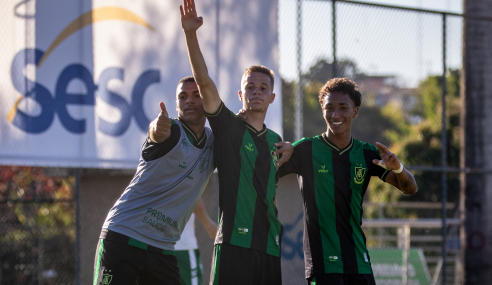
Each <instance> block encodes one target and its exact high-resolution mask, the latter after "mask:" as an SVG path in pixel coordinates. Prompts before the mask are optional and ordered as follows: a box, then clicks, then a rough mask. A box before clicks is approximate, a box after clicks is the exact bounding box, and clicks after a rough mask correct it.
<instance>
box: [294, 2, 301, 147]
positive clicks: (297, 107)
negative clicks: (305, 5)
mask: <svg viewBox="0 0 492 285" xmlns="http://www.w3.org/2000/svg"><path fill="white" fill-rule="evenodd" d="M301 64H302V0H297V77H298V83H297V91H296V105H295V130H296V131H295V134H294V135H295V140H296V141H297V140H300V139H301V138H302V133H303V130H302V129H303V126H302V125H303V123H302V78H301V77H302V73H301Z"/></svg>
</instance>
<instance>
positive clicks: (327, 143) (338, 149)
mask: <svg viewBox="0 0 492 285" xmlns="http://www.w3.org/2000/svg"><path fill="white" fill-rule="evenodd" d="M321 139H322V140H323V141H324V142H325V144H326V145H328V146H329V147H331V148H332V149H334V150H336V151H337V152H338V154H339V155H342V154H343V153H344V152H346V151H347V150H349V149H351V148H352V146H353V145H354V138H350V143H349V144H348V145H347V146H346V147H344V148H342V149H340V148H338V147H337V146H336V145H335V144H334V143H332V142H331V141H330V140H329V139H328V138H327V137H326V134H325V133H323V134H322V135H321Z"/></svg>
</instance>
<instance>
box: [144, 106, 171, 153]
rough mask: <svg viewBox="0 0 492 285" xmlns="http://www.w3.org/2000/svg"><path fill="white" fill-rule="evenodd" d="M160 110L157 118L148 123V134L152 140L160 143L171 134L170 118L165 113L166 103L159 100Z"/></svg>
mask: <svg viewBox="0 0 492 285" xmlns="http://www.w3.org/2000/svg"><path fill="white" fill-rule="evenodd" d="M159 106H160V107H161V112H160V113H159V115H158V116H157V118H156V119H155V120H154V121H152V123H150V127H149V136H150V139H151V140H152V141H153V142H157V143H161V142H163V141H165V140H166V139H167V138H169V137H170V136H171V119H170V118H169V115H168V114H167V110H166V105H165V104H164V102H160V103H159Z"/></svg>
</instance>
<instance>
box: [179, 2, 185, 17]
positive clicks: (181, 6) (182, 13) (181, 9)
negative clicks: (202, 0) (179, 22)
mask: <svg viewBox="0 0 492 285" xmlns="http://www.w3.org/2000/svg"><path fill="white" fill-rule="evenodd" d="M179 12H180V13H181V17H184V15H185V13H184V10H183V5H179Z"/></svg>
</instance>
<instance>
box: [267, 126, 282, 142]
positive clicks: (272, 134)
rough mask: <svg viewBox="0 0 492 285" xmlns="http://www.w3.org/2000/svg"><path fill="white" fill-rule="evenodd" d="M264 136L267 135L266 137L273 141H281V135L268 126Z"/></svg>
mask: <svg viewBox="0 0 492 285" xmlns="http://www.w3.org/2000/svg"><path fill="white" fill-rule="evenodd" d="M266 136H267V138H269V139H272V140H275V141H282V137H281V136H280V135H279V134H277V133H276V132H274V131H272V130H271V129H269V128H267V133H266Z"/></svg>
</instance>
